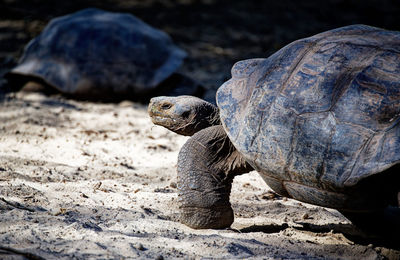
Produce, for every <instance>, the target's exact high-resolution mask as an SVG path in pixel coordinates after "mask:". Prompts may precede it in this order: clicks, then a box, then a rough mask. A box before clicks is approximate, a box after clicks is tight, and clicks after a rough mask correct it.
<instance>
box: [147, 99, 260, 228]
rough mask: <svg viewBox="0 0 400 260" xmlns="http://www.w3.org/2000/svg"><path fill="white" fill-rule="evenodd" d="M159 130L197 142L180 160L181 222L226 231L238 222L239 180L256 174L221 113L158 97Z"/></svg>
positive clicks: (154, 104) (154, 115) (153, 106)
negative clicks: (233, 200)
mask: <svg viewBox="0 0 400 260" xmlns="http://www.w3.org/2000/svg"><path fill="white" fill-rule="evenodd" d="M148 111H149V115H150V117H151V119H152V121H153V123H154V124H157V125H161V126H164V127H166V128H168V129H169V130H171V131H174V132H175V133H178V134H181V135H187V136H192V135H193V136H192V137H191V138H190V139H189V140H188V141H187V142H186V143H185V144H184V146H183V147H182V149H181V151H180V152H179V156H178V170H177V171H178V197H179V200H178V203H179V209H180V213H181V217H180V221H181V222H182V223H183V224H185V225H187V226H189V227H191V228H196V229H200V228H226V227H229V226H230V225H231V224H232V222H233V218H234V217H233V210H232V208H231V205H230V202H229V195H230V192H231V186H232V181H233V178H234V177H235V176H236V175H239V174H242V173H246V172H249V171H251V170H253V168H252V167H251V166H250V165H249V164H248V163H247V162H246V161H245V160H244V159H243V157H242V156H241V155H240V154H239V152H238V151H236V149H235V147H234V146H233V144H232V143H231V141H230V140H229V138H228V136H227V135H226V132H225V130H224V129H223V127H222V125H220V121H219V115H218V108H217V107H215V106H214V105H212V104H210V103H208V102H206V101H204V100H201V99H199V98H196V97H190V96H179V97H157V98H153V99H152V100H151V101H150V104H149V109H148Z"/></svg>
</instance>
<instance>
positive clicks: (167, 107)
mask: <svg viewBox="0 0 400 260" xmlns="http://www.w3.org/2000/svg"><path fill="white" fill-rule="evenodd" d="M160 107H161V109H162V110H167V109H170V108H171V107H172V104H171V103H164V104H162V105H161V106H160Z"/></svg>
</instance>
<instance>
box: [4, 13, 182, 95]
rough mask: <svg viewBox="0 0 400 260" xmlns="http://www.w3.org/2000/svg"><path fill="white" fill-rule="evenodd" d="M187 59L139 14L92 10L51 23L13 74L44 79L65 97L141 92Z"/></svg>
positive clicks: (56, 19) (169, 39) (37, 38)
mask: <svg viewBox="0 0 400 260" xmlns="http://www.w3.org/2000/svg"><path fill="white" fill-rule="evenodd" d="M185 57H186V52H185V51H183V50H182V49H180V48H178V47H177V46H175V45H174V44H173V42H172V39H171V38H170V37H169V36H168V35H167V34H166V33H165V32H162V31H160V30H158V29H155V28H152V27H151V26H149V25H148V24H146V23H144V22H143V21H141V20H140V19H138V18H136V17H134V16H133V15H130V14H127V13H126V14H125V13H112V12H107V11H103V10H100V9H96V8H89V9H84V10H81V11H78V12H76V13H72V14H68V15H65V16H61V17H58V18H54V19H53V20H51V21H50V22H49V24H48V25H47V26H46V27H45V29H44V30H43V31H42V32H41V34H39V35H38V36H37V37H36V38H34V39H33V40H31V41H30V42H29V43H28V45H27V46H26V47H25V51H24V54H23V56H22V57H21V59H20V61H19V65H18V66H17V67H15V68H14V69H13V70H12V71H11V73H14V74H17V75H29V76H34V77H38V78H41V79H42V80H44V81H45V82H47V83H48V84H49V85H52V86H54V87H56V88H58V89H59V90H60V91H62V92H65V93H80V92H86V91H89V92H91V91H97V92H101V91H103V90H106V91H111V92H116V93H124V92H132V91H134V92H137V93H140V92H141V91H147V90H149V89H151V88H154V87H156V86H157V85H158V84H159V83H160V82H162V81H163V80H165V79H166V78H168V77H169V76H170V75H171V74H172V73H174V72H175V71H176V70H177V68H178V67H179V66H180V65H181V64H182V62H183V59H184V58H185ZM27 63H30V64H33V63H35V64H36V65H35V66H31V65H29V66H28V65H26V64H27ZM52 67H57V68H60V69H59V70H58V71H59V73H58V72H57V71H55V70H54V69H52ZM28 68H29V70H28ZM66 73H70V74H69V75H68V77H65V74H66ZM94 88H96V90H94Z"/></svg>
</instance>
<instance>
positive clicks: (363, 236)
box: [237, 222, 400, 250]
mask: <svg viewBox="0 0 400 260" xmlns="http://www.w3.org/2000/svg"><path fill="white" fill-rule="evenodd" d="M296 224H297V225H295V226H289V225H288V224H287V223H283V224H269V225H252V226H249V227H245V228H242V229H239V230H237V232H239V233H252V232H262V233H266V234H273V233H279V232H281V231H283V230H285V229H287V228H290V227H291V228H293V229H296V230H299V231H307V232H313V233H317V234H321V233H340V234H342V235H343V236H344V237H346V238H347V239H348V240H350V241H352V242H353V243H355V244H360V245H364V246H368V245H371V244H372V245H374V246H375V247H376V246H382V247H387V248H391V249H395V250H400V245H399V244H398V240H397V239H394V238H393V237H392V236H390V235H387V236H385V235H375V234H368V233H365V232H363V231H362V230H360V229H358V228H357V227H356V226H354V225H353V224H322V225H320V224H312V223H307V222H296Z"/></svg>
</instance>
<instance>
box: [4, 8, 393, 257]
mask: <svg viewBox="0 0 400 260" xmlns="http://www.w3.org/2000/svg"><path fill="white" fill-rule="evenodd" d="M85 7H98V8H103V9H107V10H111V11H119V12H130V13H132V14H135V15H137V16H138V17H140V18H141V19H143V20H144V21H145V22H148V23H150V24H151V25H153V26H155V27H157V28H160V29H162V30H164V31H166V32H167V33H169V34H170V35H171V36H172V38H173V39H174V41H175V43H176V44H178V45H179V46H180V47H182V48H183V49H185V51H187V52H188V58H187V60H186V61H185V63H184V64H183V66H182V68H180V70H181V72H183V73H185V74H186V75H188V76H190V77H192V78H194V79H195V80H197V81H198V82H200V83H201V84H203V85H204V86H205V87H206V89H207V90H208V91H207V93H206V98H207V99H209V100H211V99H213V98H214V96H213V95H214V93H215V90H216V89H217V88H218V86H219V85H220V84H221V83H222V82H224V81H225V80H226V79H228V78H229V77H230V74H229V71H230V68H231V67H232V64H233V63H234V62H236V61H238V60H241V59H247V58H253V57H267V56H268V55H270V54H271V53H273V52H274V51H276V50H277V49H279V48H281V47H283V46H284V45H286V44H287V43H289V42H291V41H293V40H296V39H299V38H302V37H306V36H310V35H313V34H315V33H318V32H322V31H325V30H328V29H332V28H335V27H339V26H344V25H349V24H355V23H363V24H369V25H373V26H379V27H384V28H387V29H393V30H400V23H399V19H398V14H399V11H400V4H399V2H397V1H392V0H382V1H375V0H362V1H361V0H351V1H349V0H326V1H324V4H321V2H320V1H313V0H304V1H290V0H279V1H257V0H248V1H241V0H176V1H175V0H174V1H171V0H104V1H95V0H70V1H51V0H4V1H0V88H1V86H2V85H3V84H4V83H5V81H4V79H3V78H2V76H3V74H4V73H5V72H7V71H8V70H9V69H11V68H12V67H13V66H15V64H16V63H17V60H18V58H19V57H20V56H21V54H22V52H23V47H24V46H25V44H26V43H27V42H28V41H29V40H30V39H32V38H33V37H35V36H36V35H37V34H39V33H40V31H41V30H42V29H43V27H44V26H45V25H46V23H47V22H48V21H49V20H50V19H52V18H54V17H56V16H59V15H63V14H67V13H71V12H73V11H76V10H79V9H82V8H85ZM0 92H1V91H0ZM185 140H186V138H185V137H182V136H178V135H176V134H174V133H172V132H169V131H167V130H165V129H163V128H161V127H157V126H153V125H152V124H151V121H150V119H149V118H148V116H147V113H146V105H145V104H137V103H132V102H130V101H123V102H120V103H113V104H112V103H94V102H83V101H76V100H72V99H66V98H64V97H60V96H57V95H53V96H46V95H43V94H40V93H22V92H20V93H17V94H9V95H7V96H4V97H2V96H1V95H0V259H24V258H28V259H42V258H45V259H88V258H95V259H163V258H164V259H175V258H184V259H201V258H204V259H211V258H212V259H214V258H217V259H221V258H222V259H224V258H225V259H235V258H240V259H400V250H399V249H394V248H393V247H390V246H388V245H387V244H386V243H385V242H383V241H381V240H380V239H375V238H371V237H365V236H364V235H363V234H362V233H360V232H359V231H358V230H356V229H355V228H354V227H353V226H352V225H351V224H350V223H349V222H348V221H347V220H346V219H345V218H344V217H343V216H342V215H340V214H339V213H338V212H337V211H335V210H331V209H325V208H321V207H315V206H312V205H308V204H304V203H299V202H297V201H293V200H290V199H285V198H282V197H279V196H276V195H275V194H273V193H272V192H271V190H270V189H269V188H268V187H267V186H266V185H265V184H264V182H263V181H262V180H261V178H260V177H259V176H258V175H257V173H255V172H252V173H250V174H246V175H243V176H240V177H238V178H236V179H235V181H234V187H233V192H232V196H231V202H232V205H233V208H234V211H235V217H236V218H235V222H234V223H233V225H232V228H231V229H226V230H193V229H190V228H188V227H186V226H184V225H181V224H179V223H178V222H177V221H176V219H177V208H176V203H175V200H176V197H177V193H176V180H175V178H176V160H177V154H178V152H179V149H180V147H181V146H182V145H183V143H184V142H185Z"/></svg>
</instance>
